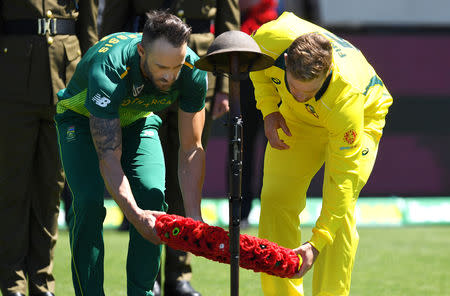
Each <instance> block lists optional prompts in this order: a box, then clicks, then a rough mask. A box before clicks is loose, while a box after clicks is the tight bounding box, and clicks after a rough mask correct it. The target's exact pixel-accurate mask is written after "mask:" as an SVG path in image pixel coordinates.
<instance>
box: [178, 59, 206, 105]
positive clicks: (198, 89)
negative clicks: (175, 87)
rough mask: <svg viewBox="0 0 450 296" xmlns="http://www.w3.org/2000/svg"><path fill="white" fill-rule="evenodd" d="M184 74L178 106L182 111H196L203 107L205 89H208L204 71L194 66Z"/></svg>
mask: <svg viewBox="0 0 450 296" xmlns="http://www.w3.org/2000/svg"><path fill="white" fill-rule="evenodd" d="M184 67H187V66H184ZM184 76H185V77H183V79H182V86H181V93H180V108H181V110H183V111H184V112H190V113H194V112H198V111H200V110H202V109H203V107H205V98H206V91H207V90H208V80H207V77H206V72H205V71H202V70H199V69H197V68H195V67H194V68H193V69H189V70H186V72H185V73H184Z"/></svg>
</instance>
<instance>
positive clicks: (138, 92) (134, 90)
mask: <svg viewBox="0 0 450 296" xmlns="http://www.w3.org/2000/svg"><path fill="white" fill-rule="evenodd" d="M143 88H144V85H143V84H142V85H141V86H138V87H136V86H135V85H134V84H133V96H135V97H137V96H138V95H139V94H140V93H141V91H142V89H143Z"/></svg>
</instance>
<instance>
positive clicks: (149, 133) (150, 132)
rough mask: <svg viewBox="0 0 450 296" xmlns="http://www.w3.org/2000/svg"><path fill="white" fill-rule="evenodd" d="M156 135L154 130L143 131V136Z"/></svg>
mask: <svg viewBox="0 0 450 296" xmlns="http://www.w3.org/2000/svg"><path fill="white" fill-rule="evenodd" d="M154 135H155V132H154V131H143V132H142V136H144V137H153V136H154Z"/></svg>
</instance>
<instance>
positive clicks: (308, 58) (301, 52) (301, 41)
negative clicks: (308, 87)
mask: <svg viewBox="0 0 450 296" xmlns="http://www.w3.org/2000/svg"><path fill="white" fill-rule="evenodd" d="M331 61H332V48H331V43H330V41H329V40H328V39H327V38H325V36H323V35H321V34H319V33H307V34H304V35H301V36H300V37H298V38H297V39H295V40H294V42H292V44H291V46H289V48H288V50H287V61H286V70H287V71H289V73H291V74H292V76H294V78H296V79H299V80H302V81H310V80H313V79H316V78H318V77H320V76H321V75H322V74H326V73H327V72H328V69H329V68H330V66H331Z"/></svg>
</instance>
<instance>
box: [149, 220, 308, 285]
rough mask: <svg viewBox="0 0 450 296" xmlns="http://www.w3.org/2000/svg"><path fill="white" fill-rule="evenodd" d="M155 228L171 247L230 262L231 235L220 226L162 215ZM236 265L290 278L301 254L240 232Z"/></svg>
mask: <svg viewBox="0 0 450 296" xmlns="http://www.w3.org/2000/svg"><path fill="white" fill-rule="evenodd" d="M155 228H156V232H157V233H158V236H159V237H160V239H161V240H162V241H163V242H165V243H166V244H167V245H168V246H169V247H171V248H173V249H176V250H183V251H186V252H191V253H192V254H194V255H197V256H202V257H205V258H208V259H210V260H214V261H218V262H221V263H228V264H229V263H230V248H229V243H230V238H229V236H228V231H225V230H224V229H223V228H221V227H217V226H210V225H208V224H206V223H203V222H200V221H195V220H193V219H190V218H184V217H181V216H177V215H168V214H165V215H161V216H159V217H158V218H157V219H156V226H155ZM239 265H240V267H242V268H246V269H251V270H253V271H255V272H265V273H268V274H271V275H275V276H279V277H286V278H290V277H292V276H293V275H294V274H295V273H296V272H298V270H299V269H300V267H301V257H299V256H297V254H295V253H294V251H292V250H291V249H287V248H284V247H282V246H279V245H277V244H276V243H273V242H270V241H268V240H265V239H261V238H258V237H255V236H251V235H247V234H241V236H240V259H239Z"/></svg>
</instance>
